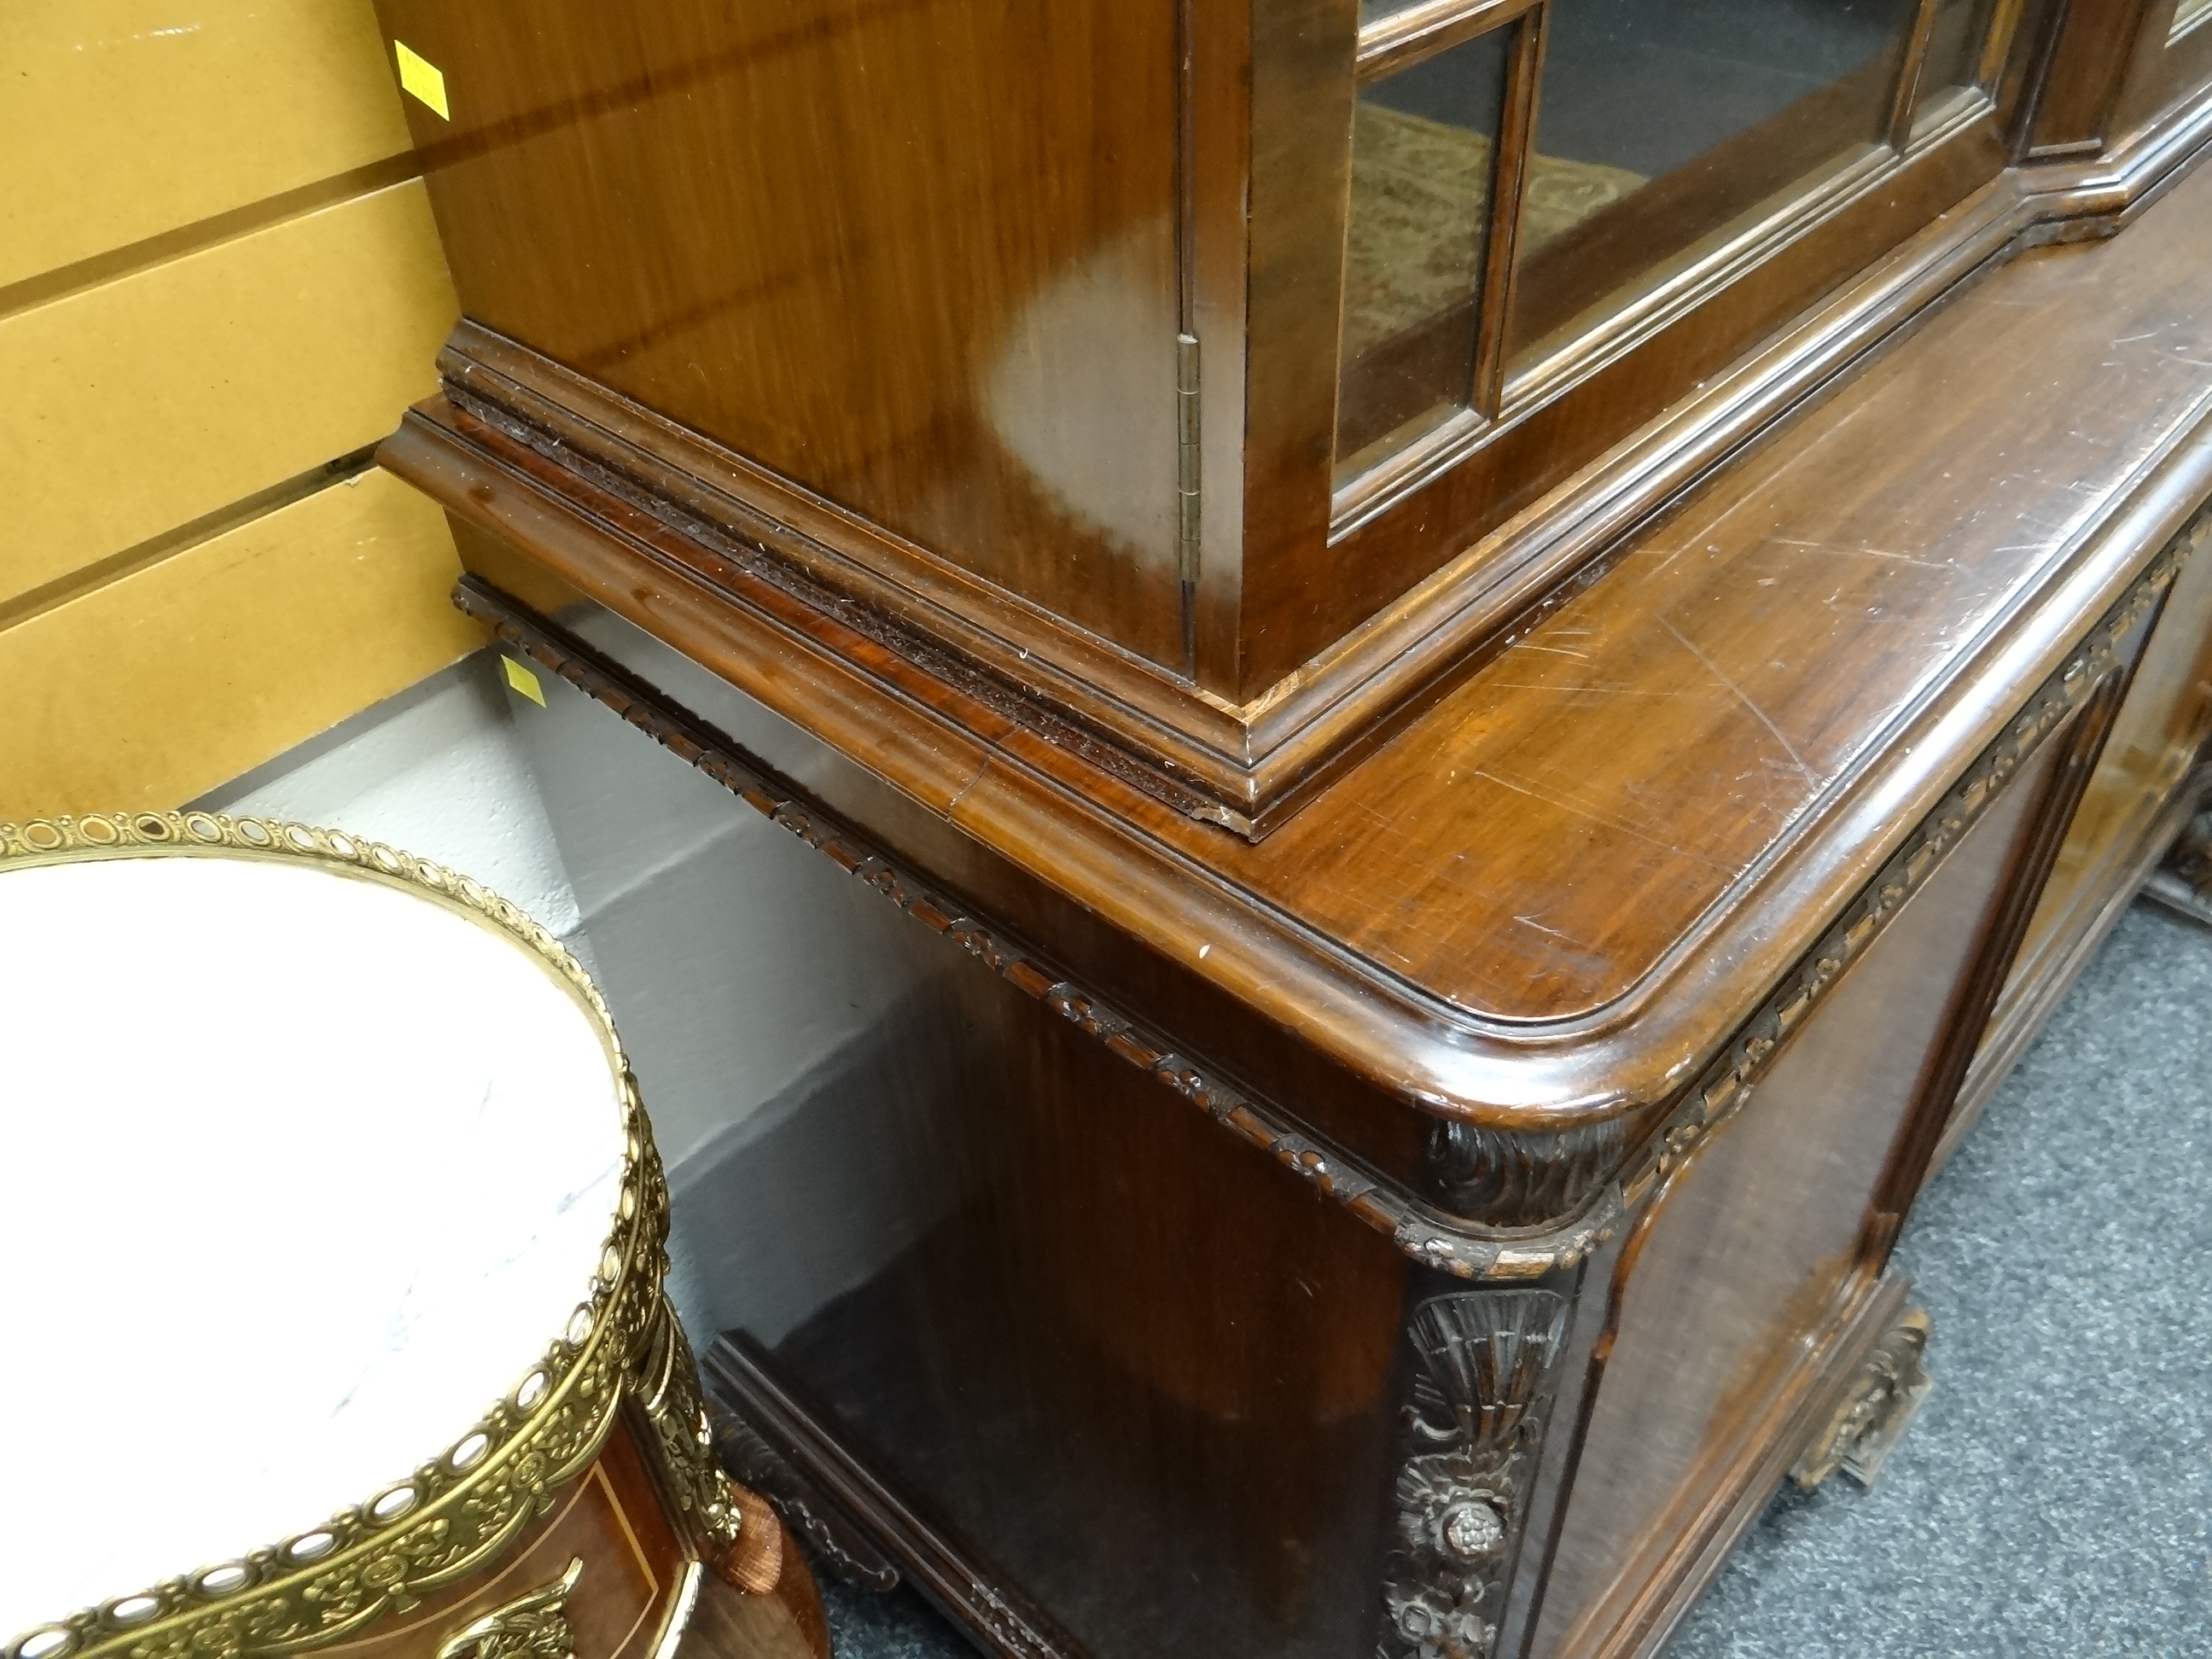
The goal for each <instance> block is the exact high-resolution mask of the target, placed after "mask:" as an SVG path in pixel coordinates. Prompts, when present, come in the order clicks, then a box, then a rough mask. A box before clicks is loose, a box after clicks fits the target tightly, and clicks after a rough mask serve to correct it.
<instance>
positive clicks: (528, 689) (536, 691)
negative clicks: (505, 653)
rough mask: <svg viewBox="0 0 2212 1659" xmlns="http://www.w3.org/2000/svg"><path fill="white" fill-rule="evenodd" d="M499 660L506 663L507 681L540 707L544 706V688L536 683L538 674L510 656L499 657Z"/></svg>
mask: <svg viewBox="0 0 2212 1659" xmlns="http://www.w3.org/2000/svg"><path fill="white" fill-rule="evenodd" d="M500 660H501V662H503V663H505V664H506V665H507V684H509V685H511V686H513V688H514V689H515V690H518V691H520V692H521V693H522V695H523V696H526V697H527V698H529V699H530V701H531V702H534V703H536V704H537V705H538V707H539V708H544V707H545V688H544V686H542V685H540V684H538V676H537V675H535V674H533V673H532V672H531V671H529V670H528V669H527V668H525V667H524V666H523V665H521V664H520V663H519V662H517V661H515V659H513V658H512V657H501V659H500Z"/></svg>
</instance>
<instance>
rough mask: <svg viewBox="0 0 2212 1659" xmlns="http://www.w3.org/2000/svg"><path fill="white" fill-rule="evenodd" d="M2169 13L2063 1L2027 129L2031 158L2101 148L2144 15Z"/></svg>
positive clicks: (2126, 0) (2129, 1)
mask: <svg viewBox="0 0 2212 1659" xmlns="http://www.w3.org/2000/svg"><path fill="white" fill-rule="evenodd" d="M2158 12H2165V13H2166V15H2167V16H2168V18H2169V20H2170V19H2171V15H2172V14H2171V11H2170V10H2169V9H2167V8H2166V6H2165V5H2163V4H2155V5H2152V6H2148V7H2146V6H2144V5H2142V3H2140V0H2066V3H2065V6H2064V8H2063V12H2062V13H2061V15H2060V16H2059V17H2058V19H2057V26H2056V29H2055V33H2054V35H2053V40H2052V44H2051V47H2050V49H2049V50H2050V52H2051V59H2050V61H2051V66H2052V68H2051V75H2050V76H2049V79H2048V80H2047V82H2045V86H2044V88H2042V90H2041V92H2040V94H2039V95H2038V97H2037V99H2036V103H2035V112H2034V117H2033V121H2032V123H2031V124H2030V126H2029V129H2028V138H2027V152H2028V154H2029V155H2031V156H2036V157H2043V156H2059V155H2081V154H2083V153H2085V152H2087V153H2092V154H2093V153H2094V152H2095V151H2097V150H2099V149H2102V148H2104V143H2105V139H2106V136H2107V134H2108V133H2109V131H2110V126H2111V121H2112V112H2113V107H2114V106H2115V104H2116V103H2117V102H2118V99H2119V96H2120V89H2121V84H2122V81H2123V79H2124V76H2126V74H2127V72H2128V66H2129V63H2130V59H2131V58H2133V57H2134V55H2135V50H2136V38H2137V33H2138V31H2140V30H2142V29H2143V28H2144V27H2145V25H2146V21H2147V15H2148V14H2153V13H2158Z"/></svg>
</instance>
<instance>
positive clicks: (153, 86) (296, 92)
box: [0, 0, 408, 287]
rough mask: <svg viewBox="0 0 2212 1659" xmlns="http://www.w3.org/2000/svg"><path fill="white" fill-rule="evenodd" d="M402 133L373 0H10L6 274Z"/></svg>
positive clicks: (317, 167) (16, 274)
mask: <svg viewBox="0 0 2212 1659" xmlns="http://www.w3.org/2000/svg"><path fill="white" fill-rule="evenodd" d="M407 142H408V140H407V127H406V123H405V121H404V118H402V117H401V115H400V112H399V105H398V93H397V92H396V91H395V90H394V88H393V82H392V70H391V65H390V64H388V63H387V62H386V55H385V47H384V42H383V38H382V36H381V34H380V33H379V31H378V28H377V25H376V17H375V14H374V11H373V10H372V9H370V5H369V0H192V3H191V4H190V5H180V4H178V3H176V0H0V156H5V157H7V158H8V162H7V165H6V166H5V167H0V287H5V286H6V285H7V284H9V283H15V282H20V281H21V280H22V279H24V278H25V277H27V276H36V275H39V274H41V273H43V272H46V271H48V270H54V269H56V268H58V267H59V266H63V265H68V264H76V262H77V261H79V260H82V259H86V258H92V257H94V256H95V255H98V254H100V253H105V252H110V251H112V250H113V249H115V248H118V247H121V246H125V245H127V244H129V243H132V242H137V241H140V240H144V239H145V238H147V237H149V236H156V235H159V234H162V233H163V232H166V231H169V230H173V229H176V228H179V227H181V226H184V225H188V224H192V223H195V222H197V221H199V220H202V219H206V218H210V217H212V216H214V215H216V214H218V213H223V212H227V211H228V210H232V209H234V208H239V207H243V206H246V205H247V204H251V203H253V202H258V201H260V200H262V199H263V198H264V197H270V196H274V195H276V194H278V193H280V192H282V191H288V190H294V189H297V188H299V187H301V186H302V185H310V184H313V183H316V182H318V181H319V180H321V179H329V178H331V177H333V176H334V175H336V174H338V173H346V172H349V171H350V170H352V169H353V168H356V167H363V166H366V165H368V163H370V162H372V161H380V160H382V159H383V158H384V157H386V156H388V155H396V154H398V152H399V151H401V150H404V149H406V148H407Z"/></svg>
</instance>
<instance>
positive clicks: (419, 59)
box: [392, 40, 453, 121]
mask: <svg viewBox="0 0 2212 1659" xmlns="http://www.w3.org/2000/svg"><path fill="white" fill-rule="evenodd" d="M392 52H393V54H394V55H395V56H397V57H398V59H399V84H400V86H401V87H402V88H404V89H405V90H407V91H408V92H410V93H412V94H414V95H415V96H416V98H418V99H420V100H422V102H424V103H426V104H428V106H430V107H431V108H432V109H434V110H435V111H437V112H438V117H439V118H440V119H441V120H445V121H450V120H452V119H453V111H451V110H450V109H447V107H446V72H445V71H444V70H441V69H440V68H439V67H438V66H437V65H436V64H434V63H432V62H431V61H430V60H429V59H428V58H425V57H423V56H422V53H420V52H416V51H415V50H414V49H413V48H412V47H410V46H409V45H408V44H407V43H406V42H405V41H404V40H394V41H393V42H392Z"/></svg>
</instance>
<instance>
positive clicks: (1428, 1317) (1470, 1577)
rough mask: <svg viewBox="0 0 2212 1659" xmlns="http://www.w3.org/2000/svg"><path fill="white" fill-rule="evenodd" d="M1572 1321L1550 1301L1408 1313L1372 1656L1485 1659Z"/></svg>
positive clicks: (1487, 1300)
mask: <svg viewBox="0 0 2212 1659" xmlns="http://www.w3.org/2000/svg"><path fill="white" fill-rule="evenodd" d="M1566 1323H1567V1304H1566V1302H1565V1299H1564V1298H1562V1297H1559V1296H1556V1295H1554V1294H1553V1293H1552V1292H1551V1291H1462V1292H1460V1293H1458V1294H1455V1295H1451V1296H1440V1297H1433V1298H1431V1300H1429V1301H1426V1302H1424V1303H1423V1304H1421V1305H1420V1306H1419V1308H1418V1309H1416V1310H1414V1314H1413V1320H1412V1322H1411V1323H1410V1325H1409V1326H1408V1327H1407V1336H1408V1338H1409V1339H1410V1340H1412V1342H1413V1349H1414V1352H1416V1354H1418V1355H1419V1361H1420V1370H1419V1373H1418V1374H1417V1375H1416V1376H1415V1378H1414V1381H1413V1404H1412V1405H1411V1406H1410V1407H1407V1413H1406V1428H1407V1444H1408V1449H1409V1451H1410V1452H1411V1454H1412V1455H1409V1456H1408V1457H1407V1460H1406V1462H1405V1463H1404V1465H1403V1466H1402V1467H1401V1468H1400V1469H1399V1471H1398V1481H1397V1487H1396V1498H1397V1507H1398V1517H1397V1530H1396V1536H1395V1538H1394V1539H1393V1540H1392V1548H1391V1552H1390V1557H1389V1564H1388V1565H1387V1567H1386V1568H1385V1577H1384V1580H1383V1617H1384V1624H1385V1628H1384V1632H1383V1639H1382V1641H1381V1643H1380V1644H1379V1645H1378V1647H1377V1649H1376V1654H1377V1659H1490V1656H1491V1654H1492V1651H1493V1650H1494V1649H1495V1648H1496V1645H1497V1642H1498V1620H1499V1618H1500V1616H1501V1615H1502V1614H1503V1613H1504V1601H1505V1589H1506V1584H1507V1583H1508V1581H1509V1579H1510V1576H1511V1570H1512V1565H1513V1556H1514V1550H1515V1546H1516V1544H1517V1542H1518V1541H1519V1536H1520V1529H1521V1523H1522V1517H1523V1515H1524V1513H1525V1511H1526V1509H1527V1505H1528V1486H1529V1484H1530V1477H1531V1475H1532V1474H1534V1463H1535V1459H1536V1453H1537V1450H1538V1448H1539V1447H1540V1445H1541V1442H1542V1437H1543V1431H1544V1424H1545V1419H1546V1417H1547V1412H1548V1408H1549V1407H1550V1404H1551V1392H1550V1385H1551V1379H1552V1374H1553V1370H1554V1368H1555V1364H1556V1362H1557V1360H1558V1358H1559V1350H1560V1347H1561V1345H1562V1343H1563V1341H1564V1340H1565V1332H1566Z"/></svg>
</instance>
